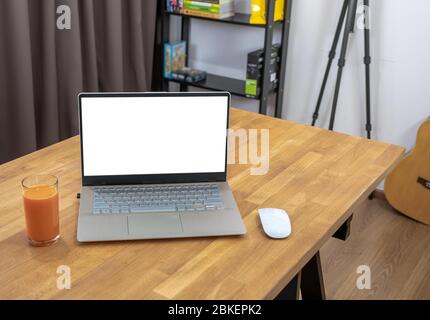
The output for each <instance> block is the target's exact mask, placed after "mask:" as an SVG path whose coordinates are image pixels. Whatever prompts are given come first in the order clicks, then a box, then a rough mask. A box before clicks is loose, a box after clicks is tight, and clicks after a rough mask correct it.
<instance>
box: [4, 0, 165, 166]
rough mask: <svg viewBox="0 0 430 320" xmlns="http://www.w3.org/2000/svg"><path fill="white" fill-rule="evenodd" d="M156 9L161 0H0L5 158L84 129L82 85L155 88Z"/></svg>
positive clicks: (108, 88) (91, 87) (89, 88)
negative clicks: (62, 24)
mask: <svg viewBox="0 0 430 320" xmlns="http://www.w3.org/2000/svg"><path fill="white" fill-rule="evenodd" d="M60 5H67V6H69V7H70V9H71V22H72V24H71V29H70V30H59V29H57V25H56V22H57V18H58V17H59V16H60V15H59V14H57V13H56V11H57V7H58V6H60ZM156 12H157V1H156V0H61V1H56V0H0V163H2V162H6V161H9V160H11V159H13V158H16V157H19V156H21V155H24V154H26V153H29V152H32V151H34V150H36V149H39V148H42V147H45V146H47V145H50V144H52V143H55V142H57V141H59V140H62V139H65V138H68V137H70V136H72V135H75V134H77V133H78V108H77V94H78V93H79V92H82V91H147V90H150V89H151V82H152V69H153V63H154V59H153V58H154V40H155V34H156V16H157V15H156Z"/></svg>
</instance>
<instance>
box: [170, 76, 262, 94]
mask: <svg viewBox="0 0 430 320" xmlns="http://www.w3.org/2000/svg"><path fill="white" fill-rule="evenodd" d="M167 80H169V81H172V82H176V83H180V84H186V85H189V86H192V87H197V88H203V89H209V90H215V91H228V92H230V93H231V94H234V95H237V96H242V97H247V98H250V99H258V97H248V96H247V95H246V93H245V80H239V79H234V78H228V77H223V76H218V75H215V74H210V73H208V74H207V75H206V80H203V81H199V82H195V83H189V82H185V81H180V80H175V79H167Z"/></svg>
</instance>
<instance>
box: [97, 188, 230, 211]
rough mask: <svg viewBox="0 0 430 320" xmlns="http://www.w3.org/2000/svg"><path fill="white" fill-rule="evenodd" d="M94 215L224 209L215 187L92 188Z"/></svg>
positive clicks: (217, 189)
mask: <svg viewBox="0 0 430 320" xmlns="http://www.w3.org/2000/svg"><path fill="white" fill-rule="evenodd" d="M93 199H94V200H93V213H94V214H119V213H124V214H127V213H142V212H175V211H207V210H222V209H224V206H223V202H222V198H221V194H220V191H219V188H218V185H216V184H186V185H166V186H149V185H146V186H109V187H95V188H94V197H93Z"/></svg>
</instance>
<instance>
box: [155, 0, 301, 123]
mask: <svg viewBox="0 0 430 320" xmlns="http://www.w3.org/2000/svg"><path fill="white" fill-rule="evenodd" d="M266 1H267V2H266V17H267V19H266V20H267V23H266V24H251V23H249V18H250V15H247V14H241V13H236V14H235V15H234V16H233V17H229V18H225V19H211V18H206V17H198V16H191V15H186V14H181V13H174V12H169V11H167V10H166V1H165V0H163V1H162V2H163V5H162V10H161V15H162V16H161V22H162V44H164V43H165V42H169V40H170V39H169V38H170V37H169V30H170V17H172V16H179V17H181V19H180V20H181V40H184V41H186V42H187V46H188V45H189V42H190V26H191V20H192V19H199V20H209V21H214V22H218V23H228V24H232V25H237V27H238V28H239V27H240V28H243V29H244V32H246V30H245V29H246V28H247V27H249V28H263V29H264V30H265V32H264V65H263V72H262V74H263V77H262V83H261V93H260V95H259V96H256V97H249V96H247V95H246V93H245V83H246V81H245V79H243V80H241V79H234V78H229V77H224V76H222V75H215V74H210V73H208V74H207V79H206V80H204V81H200V82H196V83H192V84H190V83H187V82H184V81H179V80H173V79H166V78H163V85H162V86H163V88H162V90H163V91H168V88H169V82H175V83H179V84H180V91H188V87H189V86H192V87H198V88H203V89H208V90H215V91H229V92H230V93H231V94H234V95H237V96H241V97H246V98H250V99H256V100H258V101H259V113H261V114H267V102H268V98H269V95H270V94H276V104H275V117H278V118H281V117H282V107H283V97H284V85H285V72H286V64H287V55H288V40H289V32H290V21H291V9H292V4H293V0H285V1H286V2H285V6H284V20H283V21H277V22H274V21H273V20H274V19H273V18H274V12H275V0H266ZM275 25H281V26H282V37H281V42H280V43H281V48H280V62H279V82H278V86H277V88H276V89H271V85H270V54H271V48H272V44H273V32H274V28H275ZM187 52H189V51H188V48H187ZM186 63H187V65H188V55H187V61H186ZM245 63H246V62H244V64H245ZM160 72H162V74H163V70H161V71H160Z"/></svg>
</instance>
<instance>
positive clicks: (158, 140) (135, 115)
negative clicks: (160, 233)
mask: <svg viewBox="0 0 430 320" xmlns="http://www.w3.org/2000/svg"><path fill="white" fill-rule="evenodd" d="M228 107H229V96H228V94H220V95H216V94H214V95H208V96H204V95H192V94H190V95H187V94H185V95H180V94H177V95H168V94H167V95H166V94H164V95H161V94H160V95H155V96H153V95H141V96H137V95H136V96H133V95H130V96H127V95H123V96H121V95H112V96H109V95H105V96H104V95H103V94H100V95H85V94H83V95H81V96H80V108H81V139H82V140H81V144H82V169H83V176H84V177H97V176H136V175H171V174H194V173H223V172H225V171H226V152H227V151H226V150H227V146H226V144H227V139H226V134H227V127H228V123H227V122H228Z"/></svg>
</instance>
